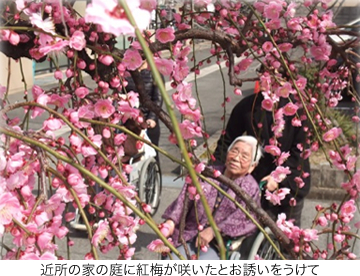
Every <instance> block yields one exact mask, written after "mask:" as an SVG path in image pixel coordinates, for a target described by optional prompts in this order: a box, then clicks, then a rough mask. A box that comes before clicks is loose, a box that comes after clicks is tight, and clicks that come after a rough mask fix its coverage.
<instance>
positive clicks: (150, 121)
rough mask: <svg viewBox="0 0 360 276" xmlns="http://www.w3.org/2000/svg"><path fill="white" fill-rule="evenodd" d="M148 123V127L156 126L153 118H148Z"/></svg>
mask: <svg viewBox="0 0 360 276" xmlns="http://www.w3.org/2000/svg"><path fill="white" fill-rule="evenodd" d="M146 124H147V127H148V128H154V127H156V122H155V121H154V120H152V119H147V120H146Z"/></svg>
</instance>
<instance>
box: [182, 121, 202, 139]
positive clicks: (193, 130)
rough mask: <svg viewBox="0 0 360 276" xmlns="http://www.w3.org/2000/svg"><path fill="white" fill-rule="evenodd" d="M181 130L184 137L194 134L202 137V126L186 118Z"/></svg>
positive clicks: (190, 136)
mask: <svg viewBox="0 0 360 276" xmlns="http://www.w3.org/2000/svg"><path fill="white" fill-rule="evenodd" d="M179 127H180V131H181V134H182V136H183V138H184V139H189V138H193V137H194V136H198V137H201V136H202V131H201V127H199V126H197V125H195V124H194V123H193V122H190V121H189V120H184V121H183V122H182V123H181V124H180V125H179Z"/></svg>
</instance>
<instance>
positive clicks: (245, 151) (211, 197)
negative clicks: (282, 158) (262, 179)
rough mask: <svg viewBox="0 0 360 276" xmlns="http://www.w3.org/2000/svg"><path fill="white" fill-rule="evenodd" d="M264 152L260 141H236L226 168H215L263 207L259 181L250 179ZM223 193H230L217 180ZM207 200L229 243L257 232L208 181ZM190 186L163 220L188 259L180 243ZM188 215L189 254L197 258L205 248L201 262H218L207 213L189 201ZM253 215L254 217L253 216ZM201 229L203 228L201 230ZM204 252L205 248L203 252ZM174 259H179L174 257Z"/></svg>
mask: <svg viewBox="0 0 360 276" xmlns="http://www.w3.org/2000/svg"><path fill="white" fill-rule="evenodd" d="M261 155H262V151H261V148H260V147H258V146H257V140H256V139H255V138H254V137H252V136H241V137H237V138H236V139H235V140H234V141H233V143H232V144H231V145H230V146H229V149H228V151H227V156H226V161H225V162H224V164H225V165H222V166H215V167H214V169H216V170H219V171H220V172H221V173H223V174H224V175H225V176H227V177H229V178H230V179H232V180H233V181H234V182H235V183H236V185H238V186H239V187H241V188H242V189H244V191H245V192H246V193H247V194H248V195H249V196H250V197H252V198H253V199H254V201H255V202H257V203H258V204H259V206H260V189H259V185H258V183H257V182H256V180H255V179H254V178H253V177H252V176H251V174H250V173H251V172H252V171H253V169H254V168H255V167H256V166H257V164H258V163H259V159H260V158H261ZM213 182H215V183H217V184H218V185H219V186H220V187H221V188H222V189H225V190H226V189H227V187H226V186H225V185H222V184H221V183H219V182H218V181H217V180H215V179H214V180H213ZM201 186H202V189H203V193H204V196H205V197H206V200H207V202H208V204H209V208H210V209H211V210H212V215H213V218H214V221H215V223H216V225H217V227H218V229H219V231H220V234H221V235H222V237H223V238H224V239H225V244H226V240H227V239H230V238H237V237H239V236H249V235H251V234H252V233H254V232H255V231H256V226H255V224H253V222H252V221H251V220H250V219H248V218H247V217H246V215H245V214H244V213H243V211H241V210H240V209H239V208H237V207H236V205H235V204H234V203H233V202H232V201H231V200H230V199H228V198H227V197H224V196H222V195H221V194H220V193H219V192H218V191H217V189H216V188H214V187H213V186H211V185H210V184H209V183H207V182H205V181H201ZM187 188H188V185H184V186H183V189H182V191H181V192H180V195H179V196H178V198H177V199H176V200H175V201H174V202H173V203H172V204H170V205H169V207H168V208H167V209H166V210H165V212H164V214H163V216H162V218H163V219H165V222H164V223H163V227H167V228H168V234H167V235H165V236H167V237H169V236H171V237H172V240H173V242H174V246H175V247H177V249H178V250H179V252H180V253H181V255H183V256H185V249H184V247H183V246H182V245H180V243H179V234H180V233H179V231H180V230H179V227H180V220H181V217H182V212H183V209H184V202H185V195H186V191H187ZM228 194H229V196H231V197H232V198H235V199H236V200H237V201H238V202H239V203H240V204H241V205H242V206H244V207H246V206H245V203H244V202H243V201H242V200H241V199H240V198H238V197H236V195H235V193H234V192H233V191H232V190H228ZM187 210H188V213H187V215H186V221H185V229H184V233H183V239H184V240H185V242H187V245H188V248H189V251H190V254H191V255H193V254H196V252H197V248H198V247H206V249H207V250H202V251H201V252H200V254H199V259H200V260H213V259H217V260H218V259H219V255H218V250H217V249H216V241H215V239H214V232H213V230H212V228H211V227H210V226H209V224H208V218H207V216H206V213H205V209H204V207H203V205H202V204H201V202H200V201H196V204H195V200H190V201H189V206H188V209H187ZM252 215H254V214H252ZM199 226H201V227H202V229H201V228H199ZM203 249H204V248H203ZM172 257H173V258H174V259H176V258H177V257H176V256H175V255H174V254H172Z"/></svg>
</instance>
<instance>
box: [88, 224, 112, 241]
mask: <svg viewBox="0 0 360 276" xmlns="http://www.w3.org/2000/svg"><path fill="white" fill-rule="evenodd" d="M110 233H111V232H110V227H109V222H108V221H107V220H100V221H99V223H98V228H97V229H96V231H95V233H94V236H93V237H92V240H91V243H92V244H93V245H95V246H98V245H99V244H100V243H101V242H102V241H103V240H104V239H105V238H106V237H108V236H109V235H110Z"/></svg>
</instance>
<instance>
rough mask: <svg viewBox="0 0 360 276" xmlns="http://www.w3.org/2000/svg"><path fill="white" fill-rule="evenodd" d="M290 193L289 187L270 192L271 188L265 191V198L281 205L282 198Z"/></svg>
mask: <svg viewBox="0 0 360 276" xmlns="http://www.w3.org/2000/svg"><path fill="white" fill-rule="evenodd" d="M289 193H290V189H289V188H281V189H278V190H275V191H274V192H270V191H269V190H266V191H265V198H266V199H267V200H269V201H270V202H271V203H272V204H274V205H281V200H283V199H284V198H285V197H286V195H287V194H289Z"/></svg>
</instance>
